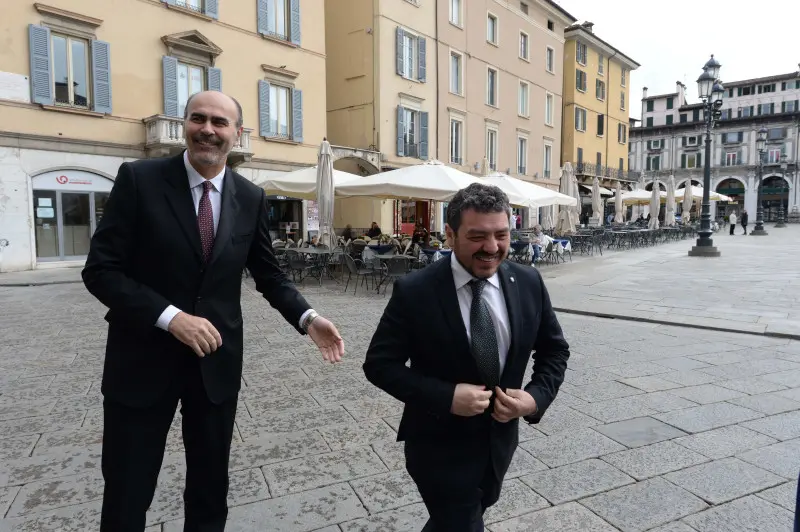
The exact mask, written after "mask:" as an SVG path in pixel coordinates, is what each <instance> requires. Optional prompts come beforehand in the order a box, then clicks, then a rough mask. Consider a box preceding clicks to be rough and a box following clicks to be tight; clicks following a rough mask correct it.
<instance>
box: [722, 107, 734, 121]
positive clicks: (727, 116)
mask: <svg viewBox="0 0 800 532" xmlns="http://www.w3.org/2000/svg"><path fill="white" fill-rule="evenodd" d="M732 111H733V109H723V110H722V114H721V115H720V117H719V118H720V120H730V119H731V116H732Z"/></svg>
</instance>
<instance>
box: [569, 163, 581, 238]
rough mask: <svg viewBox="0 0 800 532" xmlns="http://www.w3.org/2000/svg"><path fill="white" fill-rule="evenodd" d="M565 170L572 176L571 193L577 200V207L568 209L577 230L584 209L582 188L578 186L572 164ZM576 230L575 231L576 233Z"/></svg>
mask: <svg viewBox="0 0 800 532" xmlns="http://www.w3.org/2000/svg"><path fill="white" fill-rule="evenodd" d="M564 166H565V168H567V169H568V171H569V174H570V176H572V179H571V182H572V185H571V189H570V190H571V191H572V197H574V198H575V205H574V206H570V207H568V209H569V212H570V221H571V222H572V226H573V228H576V229H577V226H578V225H580V223H581V210H582V208H583V203H582V201H581V187H579V186H578V178H577V177H575V170H574V169H573V168H572V164H570V163H567V164H566V165H564ZM574 230H575V229H573V231H574Z"/></svg>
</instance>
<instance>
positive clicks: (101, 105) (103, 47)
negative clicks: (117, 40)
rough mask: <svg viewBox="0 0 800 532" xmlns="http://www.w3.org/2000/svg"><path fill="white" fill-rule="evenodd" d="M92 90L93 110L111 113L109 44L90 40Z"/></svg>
mask: <svg viewBox="0 0 800 532" xmlns="http://www.w3.org/2000/svg"><path fill="white" fill-rule="evenodd" d="M92 83H93V87H92V92H93V93H94V110H95V111H96V112H98V113H108V114H111V45H110V44H108V43H107V42H105V41H92Z"/></svg>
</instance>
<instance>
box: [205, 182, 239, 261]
mask: <svg viewBox="0 0 800 532" xmlns="http://www.w3.org/2000/svg"><path fill="white" fill-rule="evenodd" d="M221 203H222V208H221V212H220V213H219V225H218V226H217V235H216V237H214V248H213V249H212V251H211V258H210V259H209V261H208V266H209V267H211V265H213V264H214V261H216V260H217V259H218V258H219V256H220V255H221V254H222V252H223V251H224V250H225V247H226V246H227V245H228V244H229V243H230V241H231V232H232V231H233V224H234V222H235V221H236V215H237V213H238V212H239V202H238V201H237V200H236V181H234V179H233V172H232V171H231V169H230V168H227V167H226V168H225V181H224V183H223V185H222V202H221Z"/></svg>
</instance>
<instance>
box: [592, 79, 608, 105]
mask: <svg viewBox="0 0 800 532" xmlns="http://www.w3.org/2000/svg"><path fill="white" fill-rule="evenodd" d="M594 95H595V96H596V97H597V99H598V100H600V101H605V99H606V82H605V81H600V80H599V79H596V80H595V81H594Z"/></svg>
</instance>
